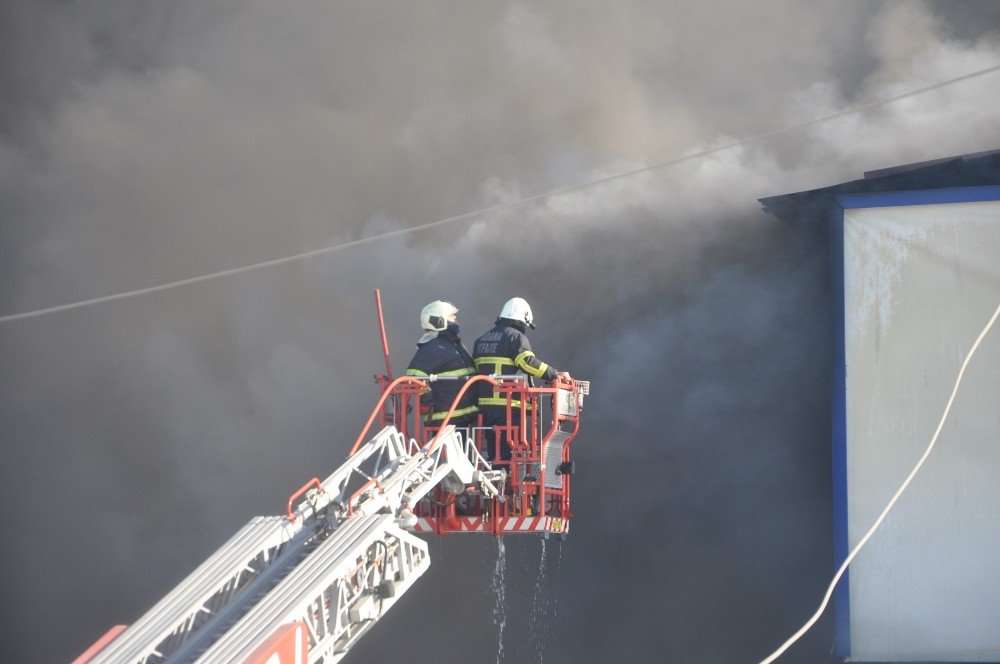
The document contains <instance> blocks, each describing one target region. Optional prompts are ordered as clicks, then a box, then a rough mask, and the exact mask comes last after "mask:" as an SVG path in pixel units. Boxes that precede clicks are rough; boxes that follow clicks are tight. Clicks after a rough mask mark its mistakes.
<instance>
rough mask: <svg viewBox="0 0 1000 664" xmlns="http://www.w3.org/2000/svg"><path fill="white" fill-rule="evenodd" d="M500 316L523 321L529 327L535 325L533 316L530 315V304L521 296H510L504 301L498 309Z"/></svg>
mask: <svg viewBox="0 0 1000 664" xmlns="http://www.w3.org/2000/svg"><path fill="white" fill-rule="evenodd" d="M500 318H509V319H511V320H516V321H518V322H521V323H524V324H525V325H527V326H528V327H530V328H534V327H535V317H534V316H532V315H531V305H530V304H528V303H527V302H526V301H525V299H524V298H523V297H512V298H510V299H509V300H507V301H506V302H504V305H503V309H501V310H500Z"/></svg>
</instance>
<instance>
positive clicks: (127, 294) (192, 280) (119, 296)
mask: <svg viewBox="0 0 1000 664" xmlns="http://www.w3.org/2000/svg"><path fill="white" fill-rule="evenodd" d="M997 70H1000V65H994V66H993V67H989V68H987V69H980V70H979V71H975V72H972V73H969V74H965V75H963V76H958V77H955V78H950V79H948V80H946V81H940V82H938V83H934V84H933V85H928V86H926V87H923V88H918V89H916V90H910V91H909V92H904V93H902V94H898V95H896V96H894V97H889V98H887V99H880V100H877V101H873V102H869V103H867V104H859V105H857V106H851V107H849V108H846V109H844V110H841V111H837V112H836V113H831V114H829V115H824V116H821V117H818V118H814V119H812V120H808V121H806V122H802V123H799V124H795V125H790V126H788V127H784V128H782V129H775V130H773V131H768V132H764V133H762V134H755V135H753V136H748V137H746V138H741V139H738V140H735V141H732V142H729V143H724V144H722V145H717V146H716V147H714V148H709V149H707V150H702V151H700V152H695V153H692V154H689V155H684V156H683V157H677V158H674V159H670V160H668V161H663V162H660V163H657V164H653V165H651V166H644V167H642V168H637V169H635V170H632V171H626V172H624V173H618V174H616V175H611V176H608V177H605V178H601V179H599V180H591V181H589V182H584V183H581V184H577V185H573V186H571V187H565V188H562V189H553V190H551V191H546V192H544V193H541V194H534V195H532V196H526V197H524V198H519V199H517V200H514V201H507V202H505V203H497V204H496V205H491V206H489V207H485V208H481V209H478V210H473V211H471V212H465V213H462V214H458V215H455V216H453V217H446V218H444V219H438V220H437V221H431V222H428V223H424V224H419V225H417V226H410V227H407V228H400V229H397V230H394V231H387V232H385V233H378V234H376V235H371V236H369V237H364V238H360V239H357V240H350V241H348V242H343V243H340V244H335V245H331V246H329V247H324V248H322V249H314V250H312V251H306V252H303V253H300V254H295V255H292V256H285V257H283V258H275V259H272V260H269V261H264V262H261V263H254V264H252V265H244V266H242V267H236V268H232V269H229V270H220V271H219V272H212V273H211V274H203V275H200V276H197V277H189V278H187V279H181V280H179V281H171V282H169V283H165V284H159V285H157V286H150V287H148V288H140V289H138V290H132V291H124V292H121V293H115V294H113V295H104V296H101V297H95V298H91V299H89V300H80V301H77V302H69V303H67V304H61V305H58V306H54V307H48V308H45V309H36V310H33V311H25V312H23V313H19V314H10V315H7V316H2V317H0V323H7V322H11V321H15V320H21V319H24V318H35V317H37V316H44V315H46V314H54V313H57V312H60V311H68V310H70V309H79V308H81V307H87V306H90V305H94V304H102V303H104V302H113V301H115V300H124V299H128V298H133V297H138V296H140V295H148V294H150V293H158V292H160V291H166V290H171V289H174V288H179V287H181V286H188V285H191V284H197V283H201V282H203V281H210V280H213V279H219V278H222V277H229V276H233V275H237V274H242V273H244V272H250V271H252V270H257V269H261V268H266V267H273V266H275V265H282V264H284V263H291V262H294V261H299V260H305V259H307V258H313V257H315V256H321V255H324V254H329V253H333V252H335V251H341V250H343V249H349V248H351V247H357V246H361V245H363V244H369V243H371V242H376V241H378V240H385V239H388V238H391V237H396V236H399V235H405V234H408V233H418V232H421V231H425V230H429V229H431V228H436V227H438V226H444V225H445V224H451V223H456V222H459V221H466V220H468V219H472V218H474V217H478V216H480V215H484V214H488V213H490V212H497V211H500V210H505V209H508V208H512V207H516V206H520V205H524V204H525V203H531V202H534V201H540V200H544V199H546V198H552V197H554V196H561V195H563V194H569V193H573V192H575V191H580V190H583V189H588V188H590V187H596V186H600V185H602V184H607V183H608V182H613V181H615V180H622V179H625V178H630V177H633V176H635V175H639V174H641V173H647V172H649V171H655V170H660V169H663V168H668V167H670V166H675V165H677V164H681V163H683V162H686V161H693V160H696V159H702V158H704V157H707V156H709V155H713V154H715V153H717V152H723V151H725V150H730V149H732V148H735V147H738V146H740V145H744V144H746V143H752V142H754V141H760V140H764V139H767V138H772V137H774V136H778V135H780V134H784V133H788V132H792V131H796V130H798V129H804V128H806V127H811V126H813V125H816V124H820V123H823V122H828V121H830V120H834V119H836V118H839V117H843V116H845V115H850V114H853V113H860V112H861V111H866V110H869V109H873V108H878V107H880V106H885V105H888V104H891V103H893V102H896V101H899V100H901V99H906V98H908V97H914V96H917V95H920V94H923V93H925V92H930V91H931V90H936V89H938V88H942V87H945V86H947V85H952V84H954V83H958V82H960V81H966V80H968V79H971V78H975V77H977V76H982V75H984V74H989V73H992V72H995V71H997Z"/></svg>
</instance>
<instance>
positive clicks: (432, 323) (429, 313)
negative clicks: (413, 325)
mask: <svg viewBox="0 0 1000 664" xmlns="http://www.w3.org/2000/svg"><path fill="white" fill-rule="evenodd" d="M457 313H458V307H456V306H455V305H454V304H452V303H451V302H445V301H443V300H434V301H433V302H431V303H430V304H428V305H427V306H426V307H424V308H423V309H421V310H420V327H422V328H424V329H425V330H427V331H429V332H440V331H441V330H443V329H445V328H446V327H448V319H449V318H451V317H452V316H453V315H455V314H457Z"/></svg>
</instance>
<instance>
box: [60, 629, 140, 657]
mask: <svg viewBox="0 0 1000 664" xmlns="http://www.w3.org/2000/svg"><path fill="white" fill-rule="evenodd" d="M127 628H128V625H115V626H114V627H112V628H111V629H109V630H108V631H107V632H105V633H104V635H103V636H101V638H99V639H97V641H94V643H93V645H91V646H90V647H89V648H87V649H86V650H85V651H84V652H83V653H81V654H80V656H79V657H77V658H76V659H74V660H73V662H72V664H86V663H87V662H89V661H90V660H92V659H94V657H96V656H97V655H98V653H100V652H101V651H102V650H104V649H105V648H106V647H108V644H110V643H111V642H112V641H114V640H115V639H117V638H118V636H119V635H120V634H121V633H122V632H124V631H125V630H126V629H127Z"/></svg>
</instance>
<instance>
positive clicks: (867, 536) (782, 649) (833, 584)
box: [760, 305, 1000, 664]
mask: <svg viewBox="0 0 1000 664" xmlns="http://www.w3.org/2000/svg"><path fill="white" fill-rule="evenodd" d="M997 316H1000V305H997V310H996V311H994V312H993V317H992V318H990V322H988V323H987V324H986V327H984V328H983V331H982V332H980V333H979V337H978V338H977V339H976V343H974V344H972V348H971V349H970V350H969V354H968V355H966V356H965V361H964V362H962V368H961V369H959V371H958V378H956V379H955V387H954V388H952V390H951V397H949V398H948V405H947V406H945V407H944V413H943V414H942V415H941V421H940V422H938V425H937V430H936V431H935V432H934V436H932V437H931V442H930V444H929V445H928V446H927V449H926V450H925V451H924V455H923V456H922V457H920V460H919V461H917V465H915V466H914V467H913V470H911V471H910V474H909V475H908V476H907V477H906V479H905V480H904V481H903V484H902V485H900V487H899V490H898V491H896V495H894V496H893V497H892V500H890V501H889V503H888V504H887V505H886V506H885V509H884V510H882V513H881V514H879V517H878V518H877V519H875V523H873V524H872V527H871V528H869V529H868V532H866V533H865V536H864V537H862V538H861V540H860V541H859V542H858V543H857V544H856V545H855V547H854V549H853V550H852V551H851V553H850V555H848V556H847V558H846V559H845V560H844V562H843V563H842V564H841V565H840V569H838V570H837V573H836V574H835V575H834V576H833V581H831V582H830V586H829V587H828V588H827V589H826V594H825V595H823V601H822V602H820V605H819V608H818V609H816V613H814V614H813V616H812V618H810V619H809V621H808V622H806V624H805V625H803V626H802V627H800V628H799V631H797V632H795V634H792V636H791V638H789V639H788V640H787V641H785V642H784V643H783V644H781V647H780V648H778V649H777V650H775V651H774V652H773V653H771V654H770V655H768V656H767V657H766V658H764V659H763V660H761V662H760V664H770V663H771V662H773V661H774V660H776V659H778V657H780V656H781V654H782V653H784V652H785V651H786V650H788V648H789V647H791V645H792V644H793V643H795V642H796V641H798V640H799V638H801V636H802V635H803V634H805V633H806V632H808V631H809V629H810V628H811V627H812V626H813V625H814V624H816V621H817V620H819V617H820V616H821V615H823V611H824V610H825V609H826V605H827V604H828V603H829V602H830V597H831V596H832V595H833V589H834V588H835V587H836V586H837V582H838V581H840V577H842V576H843V575H844V572H845V571H846V570H847V566H848V565H850V564H851V561H852V560H854V557H855V556H856V555H858V551H860V550H861V547H863V546H864V545H865V543H866V542H867V541H868V540H869V539H870V538H871V536H872V534H874V532H875V530H876V529H877V528H878V527H879V526H880V525H882V521H884V520H885V517H886V515H887V514H889V510H891V509H892V507H893V505H895V504H896V501H897V500H899V497H900V496H901V495H903V492H904V491H906V487H908V486H909V485H910V481H911V480H912V479H913V478H914V476H916V474H917V471H919V470H920V467H921V466H922V465H924V461H926V460H927V457H928V456H930V453H931V450H933V449H934V444H935V443H936V442H937V439H938V435H940V433H941V429H942V428H943V427H944V423H945V420H947V419H948V413H949V412H951V404H952V403H953V402H954V401H955V395H956V394H957V393H958V386H959V385H960V384H961V383H962V376H963V375H964V374H965V368H966V367H967V366H969V360H971V359H972V356H973V355H974V354H975V352H976V349H977V348H979V344H980V342H982V340H983V338H984V337H985V336H986V334H987V333H988V332H989V331H990V328H991V327H993V323H995V322H996V319H997Z"/></svg>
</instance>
